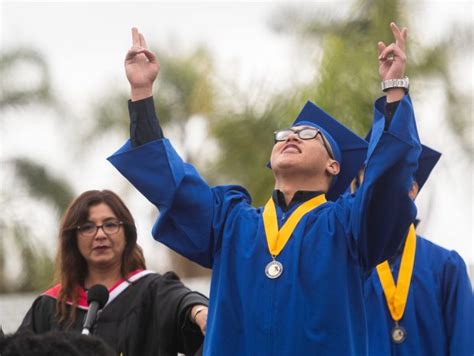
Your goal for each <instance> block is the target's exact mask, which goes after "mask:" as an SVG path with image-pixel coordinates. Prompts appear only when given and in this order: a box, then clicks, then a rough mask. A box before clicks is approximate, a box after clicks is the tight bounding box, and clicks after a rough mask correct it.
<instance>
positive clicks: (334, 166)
mask: <svg viewBox="0 0 474 356" xmlns="http://www.w3.org/2000/svg"><path fill="white" fill-rule="evenodd" d="M326 170H327V171H328V173H329V174H330V175H332V176H337V175H338V174H339V172H340V171H341V166H340V164H339V162H338V161H336V160H334V159H330V160H329V162H328V165H327V167H326Z"/></svg>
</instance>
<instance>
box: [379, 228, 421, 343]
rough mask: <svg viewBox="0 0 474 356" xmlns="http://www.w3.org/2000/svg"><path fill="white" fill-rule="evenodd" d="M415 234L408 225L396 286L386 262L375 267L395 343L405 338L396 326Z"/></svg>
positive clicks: (410, 270)
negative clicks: (393, 322)
mask: <svg viewBox="0 0 474 356" xmlns="http://www.w3.org/2000/svg"><path fill="white" fill-rule="evenodd" d="M415 250H416V233H415V227H414V225H413V224H412V225H410V229H409V231H408V236H407V238H406V242H405V247H404V248H403V254H402V260H401V263H400V270H399V273H398V279H397V285H395V282H394V280H393V275H392V272H391V270H390V266H389V264H388V261H384V262H382V263H381V264H379V265H378V266H377V274H378V276H379V279H380V284H381V285H382V289H383V292H384V294H385V300H386V301H387V306H388V309H389V311H390V315H391V316H392V319H393V320H394V321H395V327H394V328H393V330H392V339H393V341H394V342H395V343H402V342H403V341H404V340H405V338H406V331H405V329H404V328H402V327H400V326H399V325H398V321H399V320H400V319H401V318H402V317H403V313H404V312H405V306H406V303H407V299H408V290H409V289H410V282H411V277H412V274H413V265H414V263H415Z"/></svg>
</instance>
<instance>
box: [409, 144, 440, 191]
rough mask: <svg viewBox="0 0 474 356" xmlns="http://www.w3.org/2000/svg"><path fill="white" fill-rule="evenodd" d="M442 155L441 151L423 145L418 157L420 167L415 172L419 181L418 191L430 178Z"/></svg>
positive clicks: (417, 181)
mask: <svg viewBox="0 0 474 356" xmlns="http://www.w3.org/2000/svg"><path fill="white" fill-rule="evenodd" d="M440 157H441V153H439V152H438V151H435V150H433V149H431V148H429V147H428V146H425V145H421V154H420V158H419V159H418V169H417V170H416V172H415V180H416V183H418V191H420V190H421V188H422V187H423V185H424V184H425V183H426V181H427V180H428V177H429V176H430V173H431V171H432V170H433V168H434V167H435V166H436V163H438V161H439V159H440Z"/></svg>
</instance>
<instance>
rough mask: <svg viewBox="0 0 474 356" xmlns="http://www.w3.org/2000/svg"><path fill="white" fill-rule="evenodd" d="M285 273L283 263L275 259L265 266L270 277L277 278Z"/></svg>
mask: <svg viewBox="0 0 474 356" xmlns="http://www.w3.org/2000/svg"><path fill="white" fill-rule="evenodd" d="M282 273H283V265H282V264H281V263H280V262H278V261H277V260H275V258H274V259H273V261H271V262H269V263H268V264H267V266H266V267H265V274H266V276H267V277H268V278H270V279H275V278H278V277H280V276H281V274H282Z"/></svg>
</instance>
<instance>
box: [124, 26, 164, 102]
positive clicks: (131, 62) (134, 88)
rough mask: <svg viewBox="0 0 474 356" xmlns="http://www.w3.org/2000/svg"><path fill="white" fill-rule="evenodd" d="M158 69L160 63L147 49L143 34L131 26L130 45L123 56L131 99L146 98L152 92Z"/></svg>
mask: <svg viewBox="0 0 474 356" xmlns="http://www.w3.org/2000/svg"><path fill="white" fill-rule="evenodd" d="M159 71H160V64H159V63H158V61H157V60H156V56H155V54H154V53H153V52H151V51H149V50H148V47H147V45H146V42H145V37H143V34H141V33H140V32H138V29H137V28H135V27H133V28H132V47H131V48H130V50H129V51H128V52H127V55H126V57H125V73H126V74H127V79H128V81H129V82H130V86H131V92H132V101H137V100H141V99H145V98H148V97H150V96H151V95H152V93H153V82H154V81H155V79H156V76H157V75H158V72H159Z"/></svg>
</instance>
